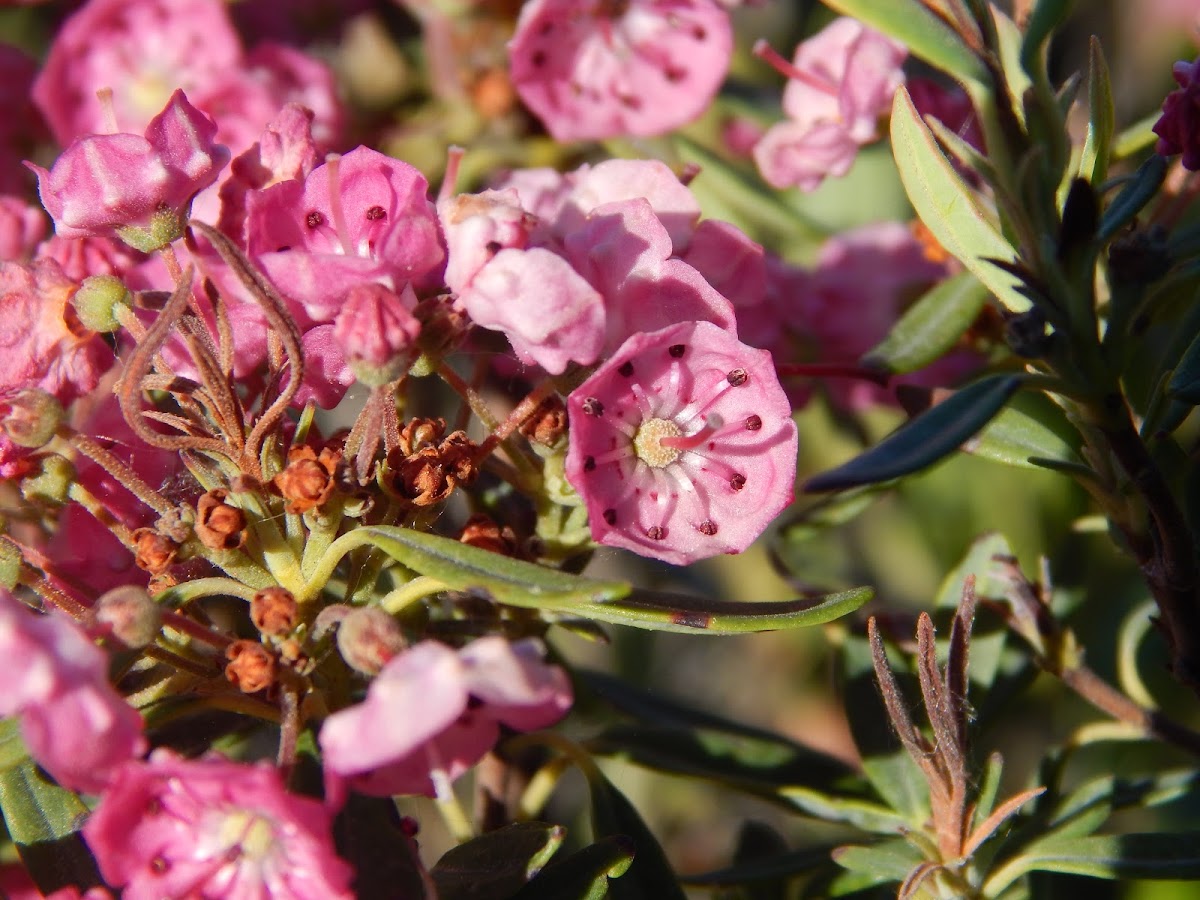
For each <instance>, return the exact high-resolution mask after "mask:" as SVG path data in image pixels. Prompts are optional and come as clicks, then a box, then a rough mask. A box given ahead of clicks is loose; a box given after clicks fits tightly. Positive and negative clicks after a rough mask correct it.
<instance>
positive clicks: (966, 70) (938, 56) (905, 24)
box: [825, 0, 988, 84]
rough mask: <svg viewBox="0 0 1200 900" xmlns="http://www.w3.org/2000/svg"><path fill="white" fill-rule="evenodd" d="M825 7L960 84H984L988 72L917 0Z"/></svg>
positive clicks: (828, 0)
mask: <svg viewBox="0 0 1200 900" xmlns="http://www.w3.org/2000/svg"><path fill="white" fill-rule="evenodd" d="M825 5H826V6H828V7H831V8H832V9H834V10H836V11H837V12H839V13H841V14H842V15H845V16H853V17H854V18H856V19H858V20H859V21H861V22H865V23H866V24H868V25H870V26H871V27H872V28H876V29H878V30H879V31H882V32H883V33H884V34H886V35H888V36H890V37H894V38H895V39H896V40H898V41H900V42H901V43H903V44H904V45H905V46H907V47H908V49H909V52H910V53H912V55H913V56H916V57H918V58H920V59H922V60H924V61H925V62H927V63H929V65H931V66H933V67H934V68H937V69H941V70H942V71H943V72H945V73H946V74H948V75H951V76H953V77H954V78H957V79H958V80H959V81H974V82H977V83H979V84H986V83H987V80H988V76H987V69H986V68H985V67H984V65H983V63H982V62H981V61H980V59H979V57H978V56H976V55H975V54H974V53H973V52H972V51H971V49H970V48H969V47H968V46H967V45H966V44H964V43H963V40H962V38H960V37H959V36H958V35H957V34H955V32H954V30H953V29H952V28H951V27H950V26H949V25H947V24H946V22H945V20H943V19H942V18H940V17H939V16H937V15H935V14H934V13H933V11H932V10H931V9H930V8H929V7H928V6H927V5H926V4H924V3H921V2H919V0H825Z"/></svg>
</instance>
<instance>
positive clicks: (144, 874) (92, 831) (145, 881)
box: [83, 750, 353, 900]
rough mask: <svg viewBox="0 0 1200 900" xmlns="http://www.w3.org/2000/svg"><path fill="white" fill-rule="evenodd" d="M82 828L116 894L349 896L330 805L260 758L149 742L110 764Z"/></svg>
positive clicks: (139, 899)
mask: <svg viewBox="0 0 1200 900" xmlns="http://www.w3.org/2000/svg"><path fill="white" fill-rule="evenodd" d="M83 837H84V840H86V841H87V844H88V847H89V848H91V851H92V853H93V855H94V856H95V857H96V862H97V863H98V865H99V867H100V874H101V875H103V876H104V880H105V881H107V882H108V883H109V884H110V885H112V886H114V887H119V888H121V889H122V893H121V896H122V897H123V898H124V900H160V898H162V897H222V898H227V900H263V898H267V897H280V898H282V897H287V898H291V900H329V898H338V897H342V898H349V897H352V896H353V894H352V893H351V890H350V883H351V880H352V878H353V872H352V870H351V868H350V866H349V865H347V864H346V863H345V862H344V861H343V860H341V859H339V858H338V857H337V855H336V852H335V851H334V848H333V841H332V839H331V837H330V816H329V813H328V812H327V811H326V809H325V807H324V806H323V805H322V804H321V803H319V802H318V801H316V800H313V799H310V798H308V797H300V796H297V795H295V794H291V793H288V791H287V790H285V789H284V786H283V780H282V779H281V778H280V775H279V771H278V770H277V769H276V768H275V767H274V766H271V765H269V764H267V763H259V764H257V765H249V764H244V763H237V762H233V761H230V760H227V759H223V758H222V757H219V756H209V757H205V758H203V759H197V760H188V759H183V758H181V757H179V756H176V755H175V754H174V753H172V752H170V751H168V750H156V751H155V752H154V753H153V754H151V756H150V759H149V761H148V762H131V763H128V764H126V765H125V766H124V767H123V768H121V769H120V770H119V771H118V772H117V774H116V777H115V778H114V780H113V782H112V784H111V785H110V786H109V788H108V790H107V791H105V792H104V796H103V797H102V798H101V800H100V804H99V805H98V806H97V807H96V809H95V811H94V812H93V813H92V815H91V817H90V818H89V819H88V820H87V822H85V823H84V826H83Z"/></svg>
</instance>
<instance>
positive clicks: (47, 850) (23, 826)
mask: <svg viewBox="0 0 1200 900" xmlns="http://www.w3.org/2000/svg"><path fill="white" fill-rule="evenodd" d="M0 810H2V811H3V813H4V824H5V825H6V826H7V827H8V833H9V836H10V837H11V838H12V841H13V843H14V844H16V845H17V852H18V853H20V855H21V862H22V863H24V864H25V868H26V869H27V870H28V871H29V874H30V877H32V878H33V881H34V883H35V884H36V885H37V886H38V888H39V889H40V890H41V891H42V893H44V894H49V893H51V892H53V891H56V890H59V889H60V888H64V887H70V886H72V885H74V886H75V887H78V888H80V889H81V890H86V889H87V888H89V887H92V886H95V885H99V884H102V883H103V882H102V881H101V880H100V873H99V871H98V870H97V869H96V863H95V861H94V860H93V859H92V855H91V853H90V852H88V849H87V845H86V844H85V843H84V842H83V838H82V837H81V836H80V834H79V826H80V825H81V824H82V823H83V820H84V818H85V817H86V816H87V814H88V808H87V806H86V805H84V802H83V801H82V800H80V799H79V796H78V795H77V794H74V793H72V792H71V791H68V790H66V789H65V788H62V787H59V786H58V785H57V784H55V783H54V782H52V781H50V780H48V779H47V778H46V776H45V775H44V774H43V773H42V771H41V770H40V769H39V768H38V767H37V766H36V765H34V763H33V762H32V761H28V760H27V761H26V762H24V763H22V764H20V765H17V766H14V767H12V768H10V769H6V770H4V771H2V772H0Z"/></svg>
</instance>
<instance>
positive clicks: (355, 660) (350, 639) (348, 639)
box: [337, 606, 405, 675]
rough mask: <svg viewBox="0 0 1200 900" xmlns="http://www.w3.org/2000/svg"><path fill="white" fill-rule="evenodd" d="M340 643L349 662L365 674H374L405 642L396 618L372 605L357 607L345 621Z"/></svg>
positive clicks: (344, 656)
mask: <svg viewBox="0 0 1200 900" xmlns="http://www.w3.org/2000/svg"><path fill="white" fill-rule="evenodd" d="M337 645H338V650H339V651H340V652H341V654H342V659H344V660H345V661H346V664H347V665H349V666H350V667H351V668H352V669H355V670H356V671H359V672H362V673H363V674H365V675H374V674H376V673H377V672H378V671H379V670H380V669H382V668H383V666H384V664H385V663H386V662H387V661H388V660H389V659H391V658H392V657H393V656H395V655H396V654H397V653H399V652H400V651H401V650H403V649H404V645H405V644H404V635H403V634H402V633H401V631H400V626H399V625H397V624H396V620H395V619H393V618H392V617H391V616H389V615H388V614H387V613H385V612H384V611H383V610H382V609H379V608H378V607H373V606H372V607H367V608H364V609H356V610H354V611H353V612H351V613H350V614H349V615H348V616H346V618H344V619H343V620H342V623H341V625H340V626H339V628H338V633H337Z"/></svg>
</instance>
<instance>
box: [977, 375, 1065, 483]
mask: <svg viewBox="0 0 1200 900" xmlns="http://www.w3.org/2000/svg"><path fill="white" fill-rule="evenodd" d="M1081 442H1082V438H1081V437H1080V435H1079V432H1078V431H1077V430H1076V429H1075V428H1074V427H1073V426H1072V425H1071V423H1070V422H1069V421H1067V417H1066V414H1065V413H1064V412H1063V411H1062V408H1061V407H1059V406H1058V405H1057V404H1055V403H1054V401H1052V400H1051V399H1050V398H1049V397H1047V396H1046V395H1045V394H1037V393H1033V392H1024V393H1019V394H1017V395H1016V396H1015V397H1013V398H1012V399H1011V400H1010V401H1009V403H1008V405H1007V406H1006V407H1005V408H1004V409H1003V410H1001V411H1000V414H999V415H997V416H996V417H995V418H994V419H992V420H991V421H990V422H988V424H987V426H986V427H985V428H984V429H983V430H982V431H981V432H979V434H978V436H977V437H975V438H974V439H973V440H970V441H968V442H967V443H965V444H964V445H963V448H962V449H963V450H964V451H965V452H967V453H970V454H972V455H974V456H982V457H983V458H984V459H990V460H994V461H995V462H1000V463H1004V464H1005V465H1009V466H1018V467H1022V468H1029V469H1036V468H1045V467H1046V462H1047V461H1050V462H1059V463H1079V462H1080V457H1079V453H1078V452H1077V451H1078V448H1079V446H1080V444H1081ZM1035 460H1036V461H1035Z"/></svg>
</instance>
